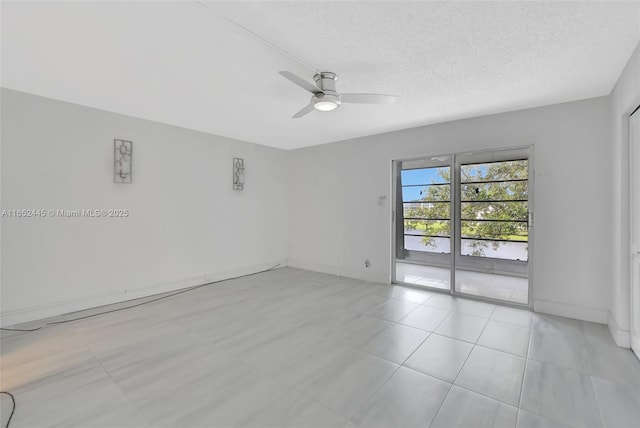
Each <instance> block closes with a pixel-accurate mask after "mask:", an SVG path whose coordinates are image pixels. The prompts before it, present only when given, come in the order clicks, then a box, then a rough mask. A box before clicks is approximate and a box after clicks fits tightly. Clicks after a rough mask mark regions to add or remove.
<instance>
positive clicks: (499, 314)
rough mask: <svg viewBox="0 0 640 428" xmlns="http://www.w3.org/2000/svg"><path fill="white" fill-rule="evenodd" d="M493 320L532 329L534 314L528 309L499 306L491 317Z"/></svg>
mask: <svg viewBox="0 0 640 428" xmlns="http://www.w3.org/2000/svg"><path fill="white" fill-rule="evenodd" d="M491 319H492V320H495V321H501V322H507V323H509V324H516V325H519V326H522V327H531V324H532V323H533V313H532V312H531V311H528V310H526V309H515V308H507V307H505V306H498V307H497V308H496V310H495V311H494V312H493V315H491Z"/></svg>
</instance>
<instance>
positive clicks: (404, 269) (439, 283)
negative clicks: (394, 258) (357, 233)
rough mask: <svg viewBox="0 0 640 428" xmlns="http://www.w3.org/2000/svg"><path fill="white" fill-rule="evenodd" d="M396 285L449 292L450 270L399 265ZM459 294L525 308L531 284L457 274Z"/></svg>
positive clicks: (510, 278)
mask: <svg viewBox="0 0 640 428" xmlns="http://www.w3.org/2000/svg"><path fill="white" fill-rule="evenodd" d="M396 281H398V282H403V283H405V284H411V285H419V286H425V287H432V288H439V289H441V290H449V288H450V287H449V284H450V283H451V270H450V269H446V268H441V267H435V266H425V265H419V264H414V263H406V262H400V261H398V262H396ZM456 290H457V291H459V292H461V293H467V294H470V295H472V296H480V297H489V298H492V299H499V300H504V301H507V302H513V303H523V304H526V303H527V300H528V298H529V281H528V279H527V278H520V277H516V276H509V275H497V274H491V273H482V272H472V271H468V270H464V269H458V270H456Z"/></svg>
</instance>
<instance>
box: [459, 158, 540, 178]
mask: <svg viewBox="0 0 640 428" xmlns="http://www.w3.org/2000/svg"><path fill="white" fill-rule="evenodd" d="M461 174H462V177H461V183H467V182H473V181H500V180H526V179H527V177H528V162H527V161H526V160H517V161H507V162H487V163H476V164H467V165H462V167H461Z"/></svg>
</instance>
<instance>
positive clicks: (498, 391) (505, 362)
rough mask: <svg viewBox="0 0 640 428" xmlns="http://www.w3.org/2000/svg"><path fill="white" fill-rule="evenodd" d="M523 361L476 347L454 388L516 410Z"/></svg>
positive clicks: (502, 353)
mask: <svg viewBox="0 0 640 428" xmlns="http://www.w3.org/2000/svg"><path fill="white" fill-rule="evenodd" d="M524 365H525V359H524V358H521V357H517V356H515V355H511V354H507V353H505V352H501V351H495V350H493V349H489V348H483V347H481V346H476V347H474V348H473V350H472V351H471V354H470V355H469V358H467V362H466V363H465V364H464V366H463V367H462V370H461V371H460V374H459V375H458V378H457V379H456V382H455V383H456V385H459V386H462V387H463V388H466V389H470V390H471V391H475V392H478V393H480V394H483V395H487V396H489V397H492V398H495V399H496V400H500V401H503V402H505V403H508V404H511V405H514V406H518V403H519V401H520V389H521V387H522V376H523V374H524Z"/></svg>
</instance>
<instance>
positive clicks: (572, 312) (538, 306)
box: [533, 299, 609, 324]
mask: <svg viewBox="0 0 640 428" xmlns="http://www.w3.org/2000/svg"><path fill="white" fill-rule="evenodd" d="M533 310H534V311H535V312H540V313H543V314H549V315H558V316H561V317H566V318H573V319H577V320H583V321H591V322H597V323H600V324H606V323H607V318H608V316H609V311H607V310H605V309H598V308H585V307H584V306H574V305H569V304H566V303H559V302H551V301H548V300H537V299H534V300H533Z"/></svg>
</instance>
